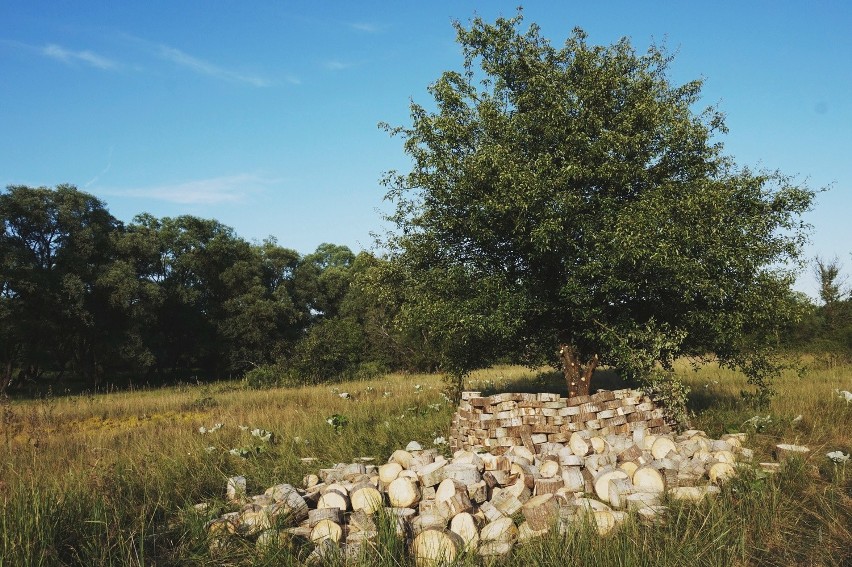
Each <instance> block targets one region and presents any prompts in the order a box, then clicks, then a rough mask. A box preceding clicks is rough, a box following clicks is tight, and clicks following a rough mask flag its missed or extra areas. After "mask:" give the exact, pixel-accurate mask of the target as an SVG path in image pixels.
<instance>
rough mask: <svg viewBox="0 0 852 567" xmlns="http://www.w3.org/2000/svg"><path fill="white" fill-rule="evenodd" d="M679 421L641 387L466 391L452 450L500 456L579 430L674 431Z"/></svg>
mask: <svg viewBox="0 0 852 567" xmlns="http://www.w3.org/2000/svg"><path fill="white" fill-rule="evenodd" d="M672 425H674V424H673V423H672V422H670V421H668V420H667V419H666V417H665V412H664V409H663V408H661V407H658V406H657V405H656V404H655V403H654V401H653V400H652V399H651V398H650V397H649V396H647V395H646V394H644V393H643V392H642V391H640V390H631V389H627V390H615V391H608V390H601V391H599V392H597V393H595V394H592V395H589V396H574V397H571V398H562V397H560V396H559V395H558V394H547V393H544V394H495V395H493V396H487V397H483V396H481V395H480V392H463V393H462V401H461V404H460V405H459V409H458V412H456V414H455V416H454V417H453V422H452V426H451V428H450V441H449V443H450V448H451V449H453V450H457V449H464V450H467V451H481V450H485V451H488V452H490V453H494V454H501V453H503V452H506V451H507V450H508V449H509V448H510V447H517V446H523V447H526V448H527V449H528V450H530V451H533V452H536V451H537V450H538V448H539V447H540V446H541V445H542V444H544V443H565V442H567V441H568V438H569V437H570V436H571V434H572V433H573V432H576V431H597V432H600V433H601V435H609V434H612V433H615V434H625V435H626V434H630V433H631V432H633V431H635V430H636V429H639V428H641V429H645V430H647V431H650V432H651V433H654V434H660V433H668V432H670V431H671V426H672Z"/></svg>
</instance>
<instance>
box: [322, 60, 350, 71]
mask: <svg viewBox="0 0 852 567" xmlns="http://www.w3.org/2000/svg"><path fill="white" fill-rule="evenodd" d="M354 66H355V64H354V63H345V62H343V61H340V60H337V59H332V60H330V61H326V62H325V63H323V67H325V68H326V69H328V70H329V71H343V70H345V69H351V68H352V67H354Z"/></svg>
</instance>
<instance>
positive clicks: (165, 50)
mask: <svg viewBox="0 0 852 567" xmlns="http://www.w3.org/2000/svg"><path fill="white" fill-rule="evenodd" d="M157 53H158V55H159V56H160V57H161V58H163V59H166V60H167V61H171V62H172V63H174V64H176V65H179V66H181V67H185V68H187V69H190V70H191V71H194V72H196V73H199V74H202V75H208V76H211V77H215V78H217V79H222V80H225V81H231V82H235V83H247V84H249V85H252V86H254V87H266V86H269V81H268V80H266V79H264V78H263V77H258V76H255V75H243V74H241V73H237V72H234V71H231V70H229V69H225V68H224V67H220V66H219V65H216V64H214V63H210V62H209V61H205V60H203V59H199V58H198V57H194V56H192V55H189V54H188V53H185V52H183V51H181V50H180V49H177V48H175V47H169V46H167V45H160V46H159V49H158V51H157Z"/></svg>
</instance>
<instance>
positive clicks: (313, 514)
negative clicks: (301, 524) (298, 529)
mask: <svg viewBox="0 0 852 567" xmlns="http://www.w3.org/2000/svg"><path fill="white" fill-rule="evenodd" d="M341 517H342V516H341V510H340V508H317V509H316V510H308V527H311V528H313V527H314V526H316V525H317V524H318V523H320V522H321V521H323V520H331V521H332V522H334V523H335V524H339V523H340V520H341Z"/></svg>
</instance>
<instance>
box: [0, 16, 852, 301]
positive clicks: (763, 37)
mask: <svg viewBox="0 0 852 567" xmlns="http://www.w3.org/2000/svg"><path fill="white" fill-rule="evenodd" d="M518 3H519V2H518V1H517V0H516V1H513V2H496V1H494V2H472V1H468V2H464V1H446V2H419V3H415V2H352V1H348V2H342V1H339V2H338V1H334V2H284V1H279V2H239V3H238V2H230V3H226V2H209V1H205V2H201V1H194V2H192V1H187V2H174V1H169V2H164V1H159V0H149V1H145V2H133V3H131V2H100V1H99V2H88V1H83V0H80V1H75V2H59V1H53V2H41V1H34V0H26V1H18V0H3V2H1V3H0V132H2V136H0V185H2V186H6V185H9V184H27V185H34V186H40V185H47V186H53V185H56V184H59V183H66V182H67V183H72V184H74V185H77V186H78V187H79V188H80V189H83V190H85V191H88V192H90V193H93V194H95V195H97V196H99V197H101V198H102V199H103V200H105V201H106V203H107V204H108V206H109V209H110V211H111V212H112V213H113V214H114V215H115V216H117V217H118V218H120V219H122V220H125V221H129V220H130V219H131V218H132V217H133V216H134V215H135V214H137V213H140V212H150V213H152V214H154V215H157V216H176V215H180V214H193V215H197V216H201V217H206V218H216V219H218V220H220V221H222V222H223V223H225V224H227V225H230V226H232V227H234V229H235V230H236V232H237V234H239V235H240V236H242V237H244V238H247V239H249V240H255V239H256V240H260V239H263V238H264V237H266V236H269V235H272V236H275V237H276V238H277V239H278V241H279V243H280V244H282V245H284V246H287V247H290V248H295V249H296V250H298V251H299V252H302V253H307V252H310V251H312V250H313V249H314V248H316V246H317V245H318V244H320V243H322V242H334V243H338V244H345V245H347V246H349V247H351V248H352V249H354V250H361V249H369V248H370V247H371V246H372V244H373V241H372V238H371V236H370V233H371V232H381V231H382V230H383V223H382V220H381V211H382V210H387V209H388V205H387V204H386V203H383V201H382V198H383V195H384V190H383V188H382V187H381V186H380V184H379V179H380V178H381V175H382V173H383V172H385V171H387V170H391V169H399V170H405V169H406V167H407V164H408V161H407V159H406V157H405V155H404V154H403V152H402V147H401V143H400V141H399V140H398V139H392V138H389V137H388V136H387V134H386V133H385V132H383V131H381V130H380V129H378V128H377V123H378V122H380V121H387V122H389V123H391V124H408V104H409V100H411V99H413V100H415V101H417V102H420V103H423V104H428V103H429V97H428V94H427V93H426V87H427V86H428V85H429V83H431V82H432V81H434V80H435V79H437V78H438V76H439V75H440V73H441V72H442V71H444V70H447V69H459V68H460V65H461V54H460V49H459V47H458V46H457V45H456V43H455V34H454V31H453V29H452V26H451V22H452V21H453V20H460V21H462V22H467V21H468V20H469V19H470V18H471V17H472V16H474V15H480V16H482V17H484V18H485V19H488V20H493V19H494V18H495V17H497V16H499V15H505V16H511V15H513V14H514V12H515V6H516V5H517V4H518ZM524 14H525V18H526V20H527V22H533V21H534V22H536V23H538V24H539V25H540V26H541V27H542V30H543V34H544V35H545V36H546V37H548V38H550V39H551V41H552V42H553V43H554V44H556V45H559V44H561V43H562V41H563V40H564V39H565V37H566V36H567V35H568V34H569V33H570V30H571V29H572V28H573V27H574V26H580V27H582V28H584V29H585V30H586V31H587V32H588V33H589V39H590V41H591V42H594V43H600V44H609V43H612V42H614V41H616V40H618V39H619V38H620V37H622V36H629V37H630V38H631V39H632V41H633V44H634V45H635V46H636V47H637V49H638V50H640V51H643V50H644V49H646V48H647V46H648V45H649V44H650V43H651V42H657V43H664V44H665V45H667V46H668V48H669V49H670V50H672V51H675V52H676V54H677V55H676V59H675V61H674V64H673V66H672V73H671V74H672V78H673V80H674V81H676V82H685V81H688V80H691V79H694V78H698V77H703V78H704V79H705V81H706V82H705V87H704V91H703V102H704V103H706V105H711V104H718V105H719V107H720V109H721V110H723V111H724V112H725V113H726V114H727V122H728V127H729V128H730V133H729V134H728V135H727V136H725V137H724V138H723V141H724V143H725V147H726V153H728V154H730V155H732V156H734V157H735V158H736V160H737V162H738V163H740V164H742V165H750V166H756V167H766V168H770V169H779V170H781V171H783V172H785V173H788V174H794V175H798V176H799V178H800V179H807V180H808V183H809V184H810V186H812V187H814V188H820V187H827V186H831V189H830V190H829V191H828V192H826V193H823V194H821V195H820V196H819V199H818V201H817V204H816V207H815V209H814V211H813V212H812V213H810V214H809V215H808V217H807V220H808V221H809V222H810V223H812V224H813V225H814V234H813V237H812V244H811V246H809V248H808V249H807V254H808V255H809V256H815V255H817V254H819V255H821V256H823V257H827V258H831V257H833V256H835V255H836V256H838V257H839V258H840V260H841V262H843V263H844V264H845V265H846V267H847V269H848V268H852V256H850V253H852V219H850V214H852V156H850V153H851V152H850V150H852V33H850V32H849V30H850V29H852V3H849V2H845V1H841V0H837V1H834V2H826V1H808V2H804V1H802V2H794V1H789V2H782V1H777V0H776V1H773V2H760V1H753V2H742V1H718V2H706V3H698V2H683V1H680V2H635V1H631V2H589V1H583V2H574V1H561V2H555V1H554V2H527V3H524ZM797 287H798V288H799V289H802V290H805V291H807V292H809V293H811V294H813V293H814V289H815V286H814V283H813V278H812V277H811V276H810V275H809V274H808V273H806V274H804V275H803V277H802V278H801V279H800V282H799V284H797Z"/></svg>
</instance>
